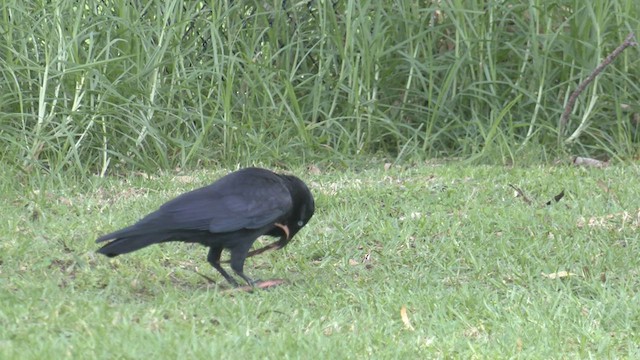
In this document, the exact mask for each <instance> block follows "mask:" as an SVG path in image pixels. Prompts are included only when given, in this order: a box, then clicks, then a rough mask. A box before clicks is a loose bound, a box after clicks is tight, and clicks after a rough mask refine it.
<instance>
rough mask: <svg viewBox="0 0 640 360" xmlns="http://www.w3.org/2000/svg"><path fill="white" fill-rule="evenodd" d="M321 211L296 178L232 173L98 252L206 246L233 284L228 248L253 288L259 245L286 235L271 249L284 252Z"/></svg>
mask: <svg viewBox="0 0 640 360" xmlns="http://www.w3.org/2000/svg"><path fill="white" fill-rule="evenodd" d="M314 209H315V205H314V200H313V195H311V192H310V191H309V188H307V186H306V185H305V183H304V182H302V180H300V179H298V178H297V177H295V176H290V175H283V174H276V173H274V172H272V171H269V170H266V169H260V168H246V169H242V170H238V171H236V172H233V173H230V174H228V175H226V176H224V177H222V178H220V179H219V180H218V181H216V182H214V183H213V184H211V185H209V186H205V187H203V188H200V189H196V190H193V191H190V192H188V193H185V194H182V195H180V196H178V197H176V198H175V199H173V200H171V201H169V202H167V203H165V204H164V205H162V206H161V207H160V208H159V209H158V210H156V211H155V212H152V213H151V214H149V215H147V216H145V217H144V218H143V219H142V220H140V221H138V222H137V223H135V224H133V225H131V226H129V227H126V228H124V229H121V230H118V231H116V232H113V233H110V234H107V235H104V236H101V237H99V238H98V239H97V240H96V242H102V241H107V240H112V241H111V242H109V243H108V244H106V245H104V246H103V247H102V248H100V249H99V250H98V252H99V253H101V254H104V255H106V256H108V257H113V256H117V255H120V254H126V253H128V252H132V251H135V250H138V249H141V248H143V247H145V246H148V245H151V244H155V243H162V242H167V241H183V242H188V243H200V244H202V245H204V246H208V247H209V255H208V256H207V261H208V262H209V264H211V266H213V267H214V268H215V269H216V270H218V271H219V272H220V274H222V276H224V278H225V279H226V280H227V281H228V282H230V283H231V284H232V285H233V286H238V283H237V282H236V281H235V279H234V278H233V277H232V276H230V275H229V274H228V273H227V272H226V271H225V270H224V269H223V268H222V266H221V265H220V256H221V254H222V250H223V249H228V250H229V251H230V252H231V260H230V262H231V269H232V270H233V271H234V272H235V273H236V274H237V275H238V276H240V277H241V278H243V279H244V280H245V281H246V282H247V283H249V285H252V286H253V285H254V281H253V280H252V279H251V278H249V277H248V276H247V275H245V274H244V272H243V268H244V261H245V259H246V258H247V256H251V255H255V254H258V253H260V252H262V251H264V249H265V248H266V247H265V248H263V249H260V250H255V251H254V252H252V253H251V254H249V249H250V248H251V246H252V245H253V243H254V241H255V240H256V239H257V238H258V237H260V236H262V235H269V236H273V237H280V240H279V241H277V242H276V243H274V244H271V245H270V247H271V248H277V249H280V248H282V247H284V246H285V245H287V243H289V241H290V240H291V238H293V236H294V235H295V234H296V233H297V232H298V231H299V230H300V229H301V228H302V227H303V226H305V225H306V224H307V222H308V221H309V219H311V217H312V216H313V212H314Z"/></svg>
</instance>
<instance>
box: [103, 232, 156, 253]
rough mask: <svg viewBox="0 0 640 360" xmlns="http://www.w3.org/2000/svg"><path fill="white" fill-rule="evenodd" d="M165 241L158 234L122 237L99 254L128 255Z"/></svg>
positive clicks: (104, 247) (106, 246) (107, 245)
mask: <svg viewBox="0 0 640 360" xmlns="http://www.w3.org/2000/svg"><path fill="white" fill-rule="evenodd" d="M163 240H164V239H163V238H161V237H159V236H158V235H157V234H141V235H134V236H127V237H122V238H119V239H116V240H113V241H112V242H110V243H108V244H106V245H105V246H103V247H101V248H100V249H99V250H98V252H99V253H101V254H104V255H106V256H108V257H114V256H117V255H121V254H126V253H129V252H132V251H135V250H138V249H142V248H143V247H146V246H149V245H151V244H155V243H159V242H162V241H163Z"/></svg>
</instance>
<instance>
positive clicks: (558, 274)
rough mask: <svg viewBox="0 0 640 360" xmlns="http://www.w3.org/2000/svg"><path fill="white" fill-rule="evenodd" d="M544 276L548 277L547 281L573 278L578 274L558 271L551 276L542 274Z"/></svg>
mask: <svg viewBox="0 0 640 360" xmlns="http://www.w3.org/2000/svg"><path fill="white" fill-rule="evenodd" d="M542 276H544V277H546V278H547V279H564V278H568V277H571V276H576V274H574V273H572V272H568V271H558V272H555V273H551V274H545V273H542Z"/></svg>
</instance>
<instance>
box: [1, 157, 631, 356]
mask: <svg viewBox="0 0 640 360" xmlns="http://www.w3.org/2000/svg"><path fill="white" fill-rule="evenodd" d="M293 172H294V173H296V174H299V175H300V176H301V177H303V178H304V180H305V181H306V182H307V183H308V184H309V185H310V188H311V189H312V192H313V193H314V194H315V196H316V203H317V213H316V215H315V217H314V218H313V219H312V220H311V222H310V223H309V224H308V226H307V227H305V228H304V229H303V230H302V231H301V232H300V233H299V234H298V235H297V236H296V238H295V239H294V241H293V242H292V243H291V244H290V245H289V246H288V247H287V248H285V249H284V250H281V251H276V252H268V253H265V254H263V255H260V256H257V257H255V258H251V259H249V260H248V261H247V264H246V271H247V273H248V274H250V275H252V276H254V277H257V278H262V279H270V278H284V279H286V280H287V284H285V285H282V286H279V287H276V288H273V289H270V290H268V291H256V292H254V293H244V292H228V291H225V289H227V286H226V284H224V282H223V279H222V278H221V277H220V276H219V275H218V274H216V273H215V271H214V270H213V269H211V268H210V266H209V265H208V264H207V263H206V249H205V248H203V247H201V246H197V245H186V244H182V243H175V244H163V245H155V246H152V247H148V248H146V249H143V250H140V251H138V252H135V253H132V254H128V255H125V256H121V257H118V258H115V259H113V260H110V259H108V258H106V257H102V256H99V255H97V254H96V253H95V250H96V249H97V248H98V245H96V244H95V243H94V239H95V238H96V237H97V236H99V235H100V234H103V233H106V232H108V231H112V230H114V229H116V228H120V227H122V226H125V225H127V224H129V223H131V222H133V221H135V220H137V219H138V218H140V217H141V216H143V215H144V214H146V213H148V212H150V211H152V210H154V209H155V208H156V207H157V206H159V205H160V204H162V203H163V202H165V201H166V200H168V199H170V198H171V197H173V196H175V195H177V194H179V193H182V192H184V191H187V190H190V189H193V188H195V187H199V186H202V185H205V184H208V183H209V182H211V181H213V180H214V179H216V178H218V177H219V176H221V175H223V174H224V173H226V170H222V169H219V170H217V171H211V172H191V173H180V174H177V173H166V174H162V175H155V176H146V175H144V174H138V175H135V174H131V175H129V176H128V177H125V178H108V179H100V178H94V179H92V180H90V181H85V182H81V181H79V180H75V179H71V178H65V177H64V176H60V177H58V178H57V179H50V178H43V179H42V180H41V181H40V182H39V183H38V184H39V185H38V186H37V187H40V188H41V189H40V191H33V190H32V188H35V187H36V186H34V185H33V184H29V185H25V186H24V187H23V188H21V185H20V184H19V183H16V182H10V181H8V180H11V179H3V180H5V181H3V182H2V184H3V185H2V186H0V192H2V194H1V195H2V198H5V199H7V201H6V202H5V205H4V206H2V207H0V215H1V218H2V219H3V221H2V222H0V233H1V234H3V235H2V240H1V241H0V287H1V288H2V289H3V290H2V291H1V292H0V358H3V359H19V358H25V359H42V358H82V359H90V358H130V359H133V358H148V357H151V356H154V357H157V356H160V357H161V358H238V359H241V358H308V356H310V354H314V355H317V356H318V357H321V358H335V359H345V358H438V357H440V358H444V357H446V358H473V357H476V358H506V357H523V358H551V357H565V358H567V357H569V358H571V357H579V358H584V357H593V358H620V357H630V358H633V357H637V356H638V355H639V353H640V347H639V346H638V344H639V343H640V338H639V337H638V335H637V334H638V324H640V315H639V314H640V305H638V304H639V303H640V302H639V300H640V299H639V296H638V290H639V286H640V281H639V280H638V271H639V269H640V267H639V265H640V260H639V257H638V252H639V250H640V249H639V247H640V245H639V244H638V226H639V221H640V219H639V216H640V214H639V206H638V201H637V199H638V198H639V196H640V194H639V190H638V187H637V186H635V185H634V184H635V182H636V179H637V178H638V169H637V168H635V167H630V166H620V167H611V168H607V169H585V168H576V167H570V166H562V165H561V166H555V167H546V166H545V167H529V168H505V167H495V166H476V167H470V166H465V165H457V164H438V165H433V164H418V165H415V166H403V167H391V168H390V169H388V170H387V171H385V170H384V169H383V168H382V166H371V165H370V166H365V167H363V170H360V171H356V170H348V171H337V170H324V169H323V171H321V172H320V173H319V174H317V172H315V171H311V172H309V171H306V169H298V170H296V171H293ZM61 180H62V181H61ZM53 183H55V185H50V184H53ZM509 184H511V185H514V186H516V187H518V188H520V189H521V190H522V191H523V192H524V193H525V195H526V196H527V198H528V199H530V200H531V202H532V204H528V203H527V202H525V201H524V200H523V198H522V197H518V196H515V192H514V190H513V189H512V188H511V187H510V185H509ZM562 190H564V191H565V194H566V195H565V196H564V198H562V199H561V200H560V201H559V202H557V203H552V204H551V205H549V206H545V205H544V204H545V203H546V202H547V201H548V200H551V199H552V198H553V197H554V196H555V195H557V194H558V193H559V192H560V191H562ZM194 270H195V271H198V272H200V273H203V274H207V275H210V276H212V277H213V278H214V279H216V280H219V283H218V284H219V286H216V285H213V284H209V283H208V282H207V281H205V280H204V279H203V278H201V277H200V276H198V275H197V274H196V273H195V272H194ZM553 277H556V278H555V279H553ZM403 308H404V310H405V311H406V316H405V317H404V319H403V316H402V315H401V310H402V309H403Z"/></svg>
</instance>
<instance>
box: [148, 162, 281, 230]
mask: <svg viewBox="0 0 640 360" xmlns="http://www.w3.org/2000/svg"><path fill="white" fill-rule="evenodd" d="M291 207H292V199H291V194H290V193H289V190H288V189H287V187H286V186H285V185H284V183H283V180H282V179H281V178H280V177H278V176H277V175H276V174H274V173H272V172H270V171H267V170H262V169H245V171H239V172H236V173H232V174H230V175H228V176H226V177H224V178H222V179H220V180H219V181H217V182H215V183H213V184H212V185H210V186H207V187H204V188H201V189H197V190H194V191H192V192H189V193H186V194H183V195H181V196H179V197H177V198H175V199H173V200H171V201H170V202H168V203H166V204H164V205H163V206H162V207H161V208H160V209H159V212H160V213H161V214H162V215H161V216H160V218H161V220H162V221H163V222H165V226H167V227H170V228H171V229H186V230H209V231H210V232H212V233H223V232H230V231H236V230H240V229H258V228H261V227H264V226H267V225H269V224H271V223H274V222H276V221H277V220H278V219H279V218H282V216H283V215H285V214H286V213H288V212H290V211H291ZM159 225H160V227H163V226H162V225H161V224H159Z"/></svg>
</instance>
